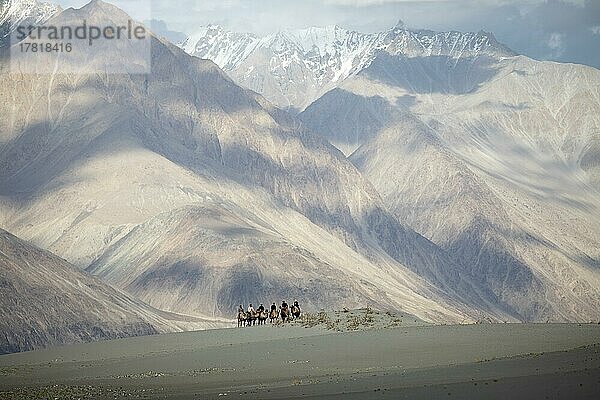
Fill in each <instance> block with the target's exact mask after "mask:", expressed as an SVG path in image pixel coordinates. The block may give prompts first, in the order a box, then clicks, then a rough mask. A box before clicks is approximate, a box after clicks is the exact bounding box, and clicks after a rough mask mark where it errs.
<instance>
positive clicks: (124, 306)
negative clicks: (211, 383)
mask: <svg viewBox="0 0 600 400" xmlns="http://www.w3.org/2000/svg"><path fill="white" fill-rule="evenodd" d="M0 304H1V307H0V310H1V311H0V314H1V316H2V318H1V319H0V320H1V321H0V332H2V335H0V354H2V353H11V352H18V351H27V350H33V349H39V348H42V347H47V346H55V345H60V344H67V343H76V342H88V341H93V340H101V339H113V338H119V337H128V336H138V335H151V334H156V333H161V332H174V331H180V330H183V329H190V328H192V329H206V328H210V327H223V326H225V323H224V322H219V321H208V320H205V321H203V320H200V319H198V318H191V317H186V318H184V317H181V316H177V315H174V314H168V313H164V312H161V311H158V310H156V309H153V308H151V307H149V306H147V305H146V304H144V303H142V302H141V301H139V300H134V299H132V298H131V297H129V296H128V295H126V294H125V293H123V292H121V291H118V290H116V289H113V288H112V287H110V286H108V285H106V284H105V283H103V282H102V281H100V280H99V279H97V278H94V277H92V276H90V275H88V274H86V273H83V272H81V271H80V270H79V269H77V268H76V267H74V266H72V265H70V264H69V263H68V262H66V261H65V260H63V259H61V258H59V257H57V256H55V255H54V254H51V253H49V252H47V251H43V250H40V249H38V248H36V247H34V246H32V245H30V244H28V243H26V242H24V241H22V240H20V239H18V238H17V237H15V236H13V235H11V234H10V233H8V232H6V231H4V230H0ZM186 319H187V321H186Z"/></svg>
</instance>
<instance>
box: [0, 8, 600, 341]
mask: <svg viewBox="0 0 600 400" xmlns="http://www.w3.org/2000/svg"><path fill="white" fill-rule="evenodd" d="M77 18H80V19H86V20H87V21H88V23H90V24H93V23H97V24H100V23H102V22H103V21H105V20H106V19H107V18H108V19H110V20H111V21H113V22H114V23H126V21H127V20H128V19H129V17H128V16H127V15H126V14H124V13H123V12H122V11H121V10H119V9H118V8H116V7H114V6H112V5H110V4H107V3H104V2H102V1H93V2H91V3H90V4H88V5H87V6H85V7H83V8H82V9H80V10H73V9H69V10H65V11H64V12H62V13H60V14H57V15H55V16H53V17H52V19H51V20H50V21H49V22H51V23H52V24H54V25H60V24H61V23H62V24H66V23H70V21H73V20H74V19H77ZM215 30H216V32H217V33H214V32H213V31H215ZM209 31H210V32H212V33H209ZM342 31H343V32H342ZM290 37H291V38H292V39H293V40H291V41H288V39H289V38H290ZM220 38H226V39H227V41H226V42H223V43H219V40H221V39H220ZM284 39H285V40H284ZM223 40H225V39H223ZM257 41H258V43H257ZM283 43H285V46H291V45H290V43H296V44H298V43H303V44H302V51H300V50H298V51H296V50H297V49H296V50H294V51H295V52H292V53H290V52H289V51H288V50H289V48H288V47H285V46H284V45H283ZM425 43H429V47H427V46H425V45H424V44H425ZM117 46H118V43H115V45H114V47H111V46H102V47H101V49H100V51H98V52H97V53H95V54H94V59H91V60H88V63H89V64H88V65H90V66H94V67H95V68H96V67H97V66H98V65H102V63H106V60H117V59H118V57H119V54H121V52H122V49H119V48H118V47H117ZM282 46H283V47H282ZM311 46H312V47H311ZM183 47H184V48H185V49H186V50H187V51H189V52H192V53H193V54H196V55H200V56H202V57H208V58H212V59H214V62H213V61H211V60H206V59H200V58H198V57H195V56H192V55H189V54H186V52H185V51H183V50H182V49H181V48H179V47H177V46H175V45H173V44H171V43H169V42H167V41H166V40H164V39H161V38H157V37H152V59H151V71H152V72H151V74H148V75H140V74H101V73H90V74H61V73H55V74H35V75H32V74H29V75H20V74H15V73H9V72H10V71H9V59H8V54H6V52H4V53H2V58H1V59H0V98H1V99H2V101H1V102H0V115H2V118H1V119H0V228H2V229H4V230H6V231H8V232H10V233H11V234H13V235H16V236H18V237H19V238H20V239H16V238H14V237H13V236H10V235H9V234H5V236H4V237H5V238H7V239H5V242H6V243H5V244H3V247H6V248H8V247H9V246H12V247H11V248H14V247H15V246H16V247H26V246H30V244H25V243H24V242H23V240H25V241H28V242H30V243H31V245H35V246H38V247H40V248H42V249H44V251H49V252H52V253H54V254H56V255H57V256H59V257H62V258H63V259H65V260H66V261H64V262H63V261H61V262H58V261H56V259H54V258H52V257H53V256H50V255H49V254H48V253H46V252H44V253H43V254H45V255H46V256H45V257H47V258H48V259H50V258H52V262H50V261H49V262H47V263H45V264H43V265H44V267H43V268H44V269H41V267H40V271H43V270H47V269H48V270H52V269H55V268H58V267H55V265H59V264H60V265H62V267H61V268H67V267H66V266H65V265H66V263H67V262H68V263H71V264H73V265H75V266H76V267H78V268H80V269H81V270H83V271H82V272H78V273H80V274H93V275H96V276H97V278H99V279H100V280H102V282H103V285H104V284H106V285H107V286H106V288H108V287H109V286H108V285H111V286H113V287H115V288H116V289H112V288H111V289H106V288H104V289H103V290H104V291H106V290H115V291H116V293H119V296H131V298H135V299H136V300H135V302H136V303H135V304H136V307H137V308H135V309H133V308H132V310H131V312H132V315H136V316H137V317H135V318H139V320H136V319H135V318H134V317H132V318H134V319H133V320H135V321H141V322H140V323H146V322H147V321H148V319H144V318H147V315H154V314H153V312H154V311H156V312H158V311H157V310H155V309H159V310H162V311H166V312H172V313H178V314H184V315H191V316H195V317H197V318H204V321H205V320H206V319H213V320H214V321H217V319H218V318H221V317H232V316H233V310H234V309H235V307H236V305H237V304H240V303H244V304H246V303H248V302H257V301H281V300H282V299H284V298H285V299H287V300H288V301H289V300H293V299H298V300H300V301H301V303H302V304H303V305H304V307H305V308H306V309H318V308H327V309H335V308H341V307H349V308H352V307H358V306H365V305H371V306H374V307H376V308H381V309H398V310H404V311H406V312H409V313H411V314H414V315H416V316H418V317H419V318H422V319H425V320H427V321H436V322H461V321H476V320H492V321H546V320H552V321H582V320H583V321H587V320H598V319H600V315H599V314H598V310H600V271H599V267H600V265H599V257H600V247H599V241H600V240H599V238H600V228H599V226H600V224H599V222H600V221H599V219H598V215H600V214H599V213H598V205H599V204H600V203H599V191H600V187H599V186H598V183H599V182H600V175H599V174H598V173H599V164H598V162H599V160H600V158H599V156H598V154H599V150H600V149H599V147H598V145H599V139H600V129H599V128H600V121H599V117H598V115H600V113H599V111H600V72H599V71H598V70H596V69H593V68H589V67H583V66H578V65H563V64H556V63H544V62H538V61H534V60H531V59H528V58H526V57H523V56H517V55H514V53H512V52H511V51H510V50H509V49H507V48H506V47H504V46H502V45H501V44H499V43H497V42H496V41H495V40H494V39H493V37H492V36H491V35H489V34H484V33H479V34H458V33H453V32H451V33H434V32H429V31H417V32H413V31H410V30H408V29H406V28H404V27H402V26H397V27H394V28H393V29H392V30H390V31H389V32H384V33H382V34H378V35H363V34H359V33H356V32H348V31H344V30H341V28H333V29H331V28H330V29H325V30H324V31H323V30H319V29H312V30H307V31H302V32H300V33H298V32H297V33H295V34H290V33H280V34H278V35H274V36H272V37H269V38H255V37H253V36H251V35H245V34H233V33H227V32H224V31H223V30H222V29H220V28H215V27H210V28H207V29H206V34H204V35H202V34H199V35H196V36H193V37H192V38H190V39H188V41H187V42H186V43H185V44H184V46H183ZM309 47H310V49H312V50H311V51H309V52H307V51H306V50H307V49H308V48H309ZM218 49H229V50H232V54H233V55H231V54H227V55H224V54H223V52H222V51H221V50H218ZM233 49H235V51H233ZM274 49H275V50H277V51H279V50H281V51H282V52H283V53H278V52H277V51H274ZM325 49H326V50H327V51H329V53H327V54H325V53H326V52H325V53H324V51H325ZM330 50H331V51H330ZM284 53H285V54H287V56H289V57H291V58H285V57H283V58H282V56H281V54H284ZM219 57H221V58H219ZM311 57H312V58H311ZM300 58H302V59H300ZM304 58H308V59H311V60H312V61H311V62H312V64H310V71H311V74H313V75H311V74H308V73H307V72H306V71H304V72H299V73H300V74H301V75H303V76H305V77H307V80H306V81H303V80H301V79H297V78H296V75H289V76H288V78H289V80H290V81H291V82H293V83H294V87H293V88H285V87H284V86H282V84H281V82H282V81H281V77H282V76H283V75H281V74H279V72H281V71H286V72H285V74H288V73H292V72H290V71H295V70H296V67H297V68H300V69H302V68H309V67H308V66H307V65H309V64H307V62H308V61H306V60H305V59H304ZM290 60H292V61H293V62H292V63H291V64H290V63H288V61H290ZM348 60H350V61H348ZM309 61H310V60H309ZM348 62H350V64H351V65H350V64H348ZM278 63H280V65H279V64H278ZM217 64H219V65H220V66H223V68H224V69H225V71H226V72H227V73H229V74H230V76H231V77H230V76H228V75H227V74H226V73H225V72H224V71H223V70H222V69H221V68H219V65H217ZM294 65H296V66H294ZM252 68H254V70H253V71H258V72H256V74H258V75H253V73H252V74H249V75H248V74H247V75H244V74H243V73H242V71H243V70H245V71H248V70H249V69H252ZM240 74H241V75H240ZM314 74H316V75H314ZM314 76H317V78H314ZM313 78H314V79H313ZM257 79H258V80H262V81H263V82H269V84H268V85H266V84H265V85H263V86H253V84H252V83H251V82H253V81H256V80H257ZM260 88H263V89H264V90H259V91H260V92H261V94H257V93H256V92H254V91H252V90H250V89H253V90H258V89H260ZM277 93H279V94H281V93H285V96H283V97H280V96H279V94H277ZM263 96H264V97H263ZM270 101H272V102H273V103H274V104H277V105H279V106H284V107H291V108H294V109H295V110H296V111H302V112H301V113H300V114H299V115H294V114H295V113H288V112H287V111H285V110H282V109H281V108H278V107H276V106H274V105H272V103H271V102H270ZM286 102H287V104H286ZM336 147H337V148H336ZM15 243H16V244H15ZM31 251H33V250H31ZM36 251H38V250H36ZM39 251H41V250H39ZM2 252H3V253H5V251H4V250H2ZM11 254H13V256H11V257H8V258H7V259H6V260H4V261H2V264H1V267H2V270H3V272H4V271H9V272H8V273H6V274H5V275H6V276H9V277H10V276H13V275H14V272H10V271H12V270H11V269H8V266H13V267H12V268H13V269H15V268H18V265H20V263H25V262H26V260H25V257H22V258H23V259H22V260H20V259H19V256H18V253H17V255H14V254H15V251H12V253H11ZM63 263H64V264H63ZM28 265H35V264H28ZM40 265H41V264H40ZM72 273H74V272H72V271H70V272H68V273H67V272H64V273H63V275H70V274H72ZM23 276H24V277H23V278H20V279H23V280H25V281H26V280H27V279H31V280H32V281H31V282H28V284H33V283H32V282H33V279H34V274H32V273H24V274H23ZM81 276H85V279H93V278H90V277H89V276H87V275H81ZM5 279H7V278H5ZM36 279H39V277H37V278H36ZM77 279H84V278H82V277H79V278H77ZM8 282H11V281H10V279H9V280H8ZM9 287H10V286H9ZM7 290H9V291H10V290H12V289H7ZM56 290H58V291H62V290H63V289H56ZM73 290H74V289H73ZM123 292H125V293H127V295H125V294H124V293H123ZM11 293H12V296H13V297H11V296H4V298H3V299H2V300H0V301H2V308H3V309H5V307H15V306H14V303H5V302H6V301H7V300H6V299H11V298H13V299H14V298H15V296H16V297H18V296H19V293H20V292H15V291H14V290H13V291H12V292H11ZM15 293H16V294H15ZM115 296H116V295H115ZM69 298H70V299H71V300H68V301H67V306H68V304H69V303H70V302H72V301H76V300H75V297H69ZM127 298H128V299H129V298H130V297H127ZM132 301H133V300H132ZM137 302H139V303H137ZM142 302H144V303H146V304H147V305H146V304H143V303H142ZM10 304H12V305H10ZM111 307H112V306H111ZM144 307H147V308H144ZM67 308H68V307H67ZM142 308H143V309H144V310H154V311H152V312H150V311H144V313H142V312H141V311H140V312H138V311H136V310H138V309H142ZM34 312H37V311H35V310H33V311H32V313H34ZM112 312H113V311H111V309H110V307H107V309H106V311H105V312H102V313H103V314H104V315H105V316H106V318H107V319H108V320H111V319H110V318H109V317H110V315H111V313H112ZM142 314H143V315H146V316H141V315H142ZM65 318H66V319H68V317H65ZM152 318H154V317H152ZM156 318H158V317H156ZM214 323H216V322H214ZM148 324H149V326H154V327H155V329H157V330H160V329H161V328H156V325H153V324H152V323H151V322H148ZM207 324H208V323H207ZM158 325H160V324H158ZM145 326H146V325H145ZM167 326H168V324H167ZM207 326H208V325H207ZM180 328H181V325H177V326H176V327H173V325H171V327H170V328H169V329H180ZM115 329H116V328H115ZM149 329H150V328H149Z"/></svg>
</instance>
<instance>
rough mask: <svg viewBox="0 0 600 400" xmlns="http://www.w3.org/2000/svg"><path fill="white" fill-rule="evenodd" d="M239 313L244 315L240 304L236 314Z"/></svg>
mask: <svg viewBox="0 0 600 400" xmlns="http://www.w3.org/2000/svg"><path fill="white" fill-rule="evenodd" d="M239 313H242V314H243V313H244V306H243V305H241V304H240V306H239V307H238V314H239Z"/></svg>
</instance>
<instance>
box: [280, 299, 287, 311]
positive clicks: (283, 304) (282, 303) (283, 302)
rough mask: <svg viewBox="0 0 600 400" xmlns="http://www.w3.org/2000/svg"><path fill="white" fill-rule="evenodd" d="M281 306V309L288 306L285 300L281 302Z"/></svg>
mask: <svg viewBox="0 0 600 400" xmlns="http://www.w3.org/2000/svg"><path fill="white" fill-rule="evenodd" d="M281 308H283V309H287V308H288V304H287V303H286V302H285V300H284V301H282V302H281Z"/></svg>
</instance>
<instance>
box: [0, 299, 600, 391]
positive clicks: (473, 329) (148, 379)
mask: <svg viewBox="0 0 600 400" xmlns="http://www.w3.org/2000/svg"><path fill="white" fill-rule="evenodd" d="M232 325H233V324H232ZM599 393H600V325H598V324H472V325H430V324H426V323H423V322H422V321H419V320H418V319H415V318H414V317H411V316H408V315H406V316H405V315H392V314H383V313H377V312H373V311H368V310H367V311H365V310H360V311H351V312H347V313H343V312H338V313H329V314H321V315H320V316H319V315H313V316H312V317H310V318H306V319H305V320H304V321H303V322H301V323H291V324H286V325H285V326H281V325H277V326H271V325H269V324H267V325H266V326H253V327H245V328H235V329H219V330H207V331H197V332H185V333H175V334H164V335H155V336H146V337H137V338H128V339H119V340H111V341H103V342H96V343H89V344H78V345H72V346H65V347H57V348H51V349H46V350H41V351H34V352H27V353H19V354H11V355H5V356H1V357H0V399H7V398H52V399H54V398H59V399H62V398H74V399H78V398H98V399H115V398H164V399H212V398H221V399H222V398H236V399H281V398H299V399H300V398H315V399H316V398H319V399H320V398H325V399H365V398H367V399H370V398H373V399H402V398H406V399H419V398H423V399H431V398H460V399H463V398H482V399H494V398H498V399H506V398H511V399H515V398H517V399H518V398H524V399H525V398H527V399H537V398H540V399H545V398H548V399H557V398H565V399H567V398H568V399H586V398H589V399H593V398H596V399H597V398H598V394H599Z"/></svg>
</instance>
